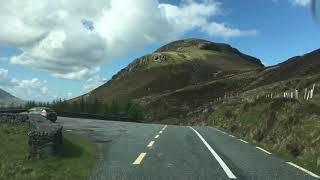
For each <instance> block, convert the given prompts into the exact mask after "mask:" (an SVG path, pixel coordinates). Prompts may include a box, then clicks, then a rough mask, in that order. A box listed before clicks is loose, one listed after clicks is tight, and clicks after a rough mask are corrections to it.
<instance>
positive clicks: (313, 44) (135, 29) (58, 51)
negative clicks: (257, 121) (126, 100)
mask: <svg viewBox="0 0 320 180" xmlns="http://www.w3.org/2000/svg"><path fill="white" fill-rule="evenodd" d="M2 1H4V0H0V3H1V2H2ZM0 24H1V28H0V88H1V89H4V90H6V91H8V92H9V93H11V94H13V95H14V96H17V97H19V98H22V99H24V100H36V101H51V100H54V99H56V98H63V99H64V98H66V99H68V98H72V97H76V96H79V95H81V94H84V93H87V92H89V91H90V90H93V89H94V88H96V87H98V86H100V85H102V84H103V83H105V82H106V81H108V80H109V79H110V78H111V77H112V75H114V74H115V73H117V72H118V71H119V70H121V69H122V68H125V67H126V66H127V65H128V64H129V63H130V62H132V61H133V60H134V59H135V58H138V57H140V56H142V55H145V54H149V53H152V52H153V51H154V50H156V49H157V48H159V47H160V46H162V45H164V44H166V43H168V42H171V41H174V40H178V39H185V38H201V39H206V40H209V41H213V42H223V43H228V44H230V45H232V46H233V47H235V48H237V49H239V50H240V51H241V52H243V53H246V54H249V55H252V56H255V57H257V58H259V59H261V61H262V62H263V63H264V64H265V65H267V66H269V65H274V64H277V63H279V62H282V61H284V60H287V59H288V58H290V57H293V56H297V55H302V54H305V53H307V52H310V51H313V50H316V49H319V48H320V43H319V42H320V36H319V33H320V23H319V22H316V20H315V19H314V18H313V17H312V13H311V8H310V0H264V1H257V0H243V1H235V0H160V1H158V0H92V1H90V2H88V1H87V0H56V1H49V0H24V1H19V2H18V1H15V0H6V1H5V3H4V2H3V3H1V6H0Z"/></svg>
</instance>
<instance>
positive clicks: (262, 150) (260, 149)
mask: <svg viewBox="0 0 320 180" xmlns="http://www.w3.org/2000/svg"><path fill="white" fill-rule="evenodd" d="M256 148H257V149H259V150H261V151H263V152H265V153H267V154H272V153H271V152H269V151H267V150H265V149H262V148H261V147H258V146H257V147H256Z"/></svg>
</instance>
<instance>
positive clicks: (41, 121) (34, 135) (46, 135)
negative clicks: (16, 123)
mask: <svg viewBox="0 0 320 180" xmlns="http://www.w3.org/2000/svg"><path fill="white" fill-rule="evenodd" d="M30 119H31V120H30V124H31V130H30V132H29V133H28V135H29V146H30V150H29V158H43V157H49V156H54V155H56V154H58V153H59V152H60V150H61V146H62V139H63V137H62V126H61V125H59V124H56V123H52V122H50V121H48V120H46V119H45V118H44V117H42V116H33V117H30Z"/></svg>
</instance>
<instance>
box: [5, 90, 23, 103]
mask: <svg viewBox="0 0 320 180" xmlns="http://www.w3.org/2000/svg"><path fill="white" fill-rule="evenodd" d="M22 103H23V100H21V99H19V98H17V97H15V96H13V95H11V94H10V93H8V92H6V91H4V90H2V89H0V107H6V106H11V105H13V106H17V105H20V104H22Z"/></svg>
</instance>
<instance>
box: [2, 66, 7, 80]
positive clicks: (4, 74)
mask: <svg viewBox="0 0 320 180" xmlns="http://www.w3.org/2000/svg"><path fill="white" fill-rule="evenodd" d="M7 76H8V69H3V68H0V79H5V78H7Z"/></svg>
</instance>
